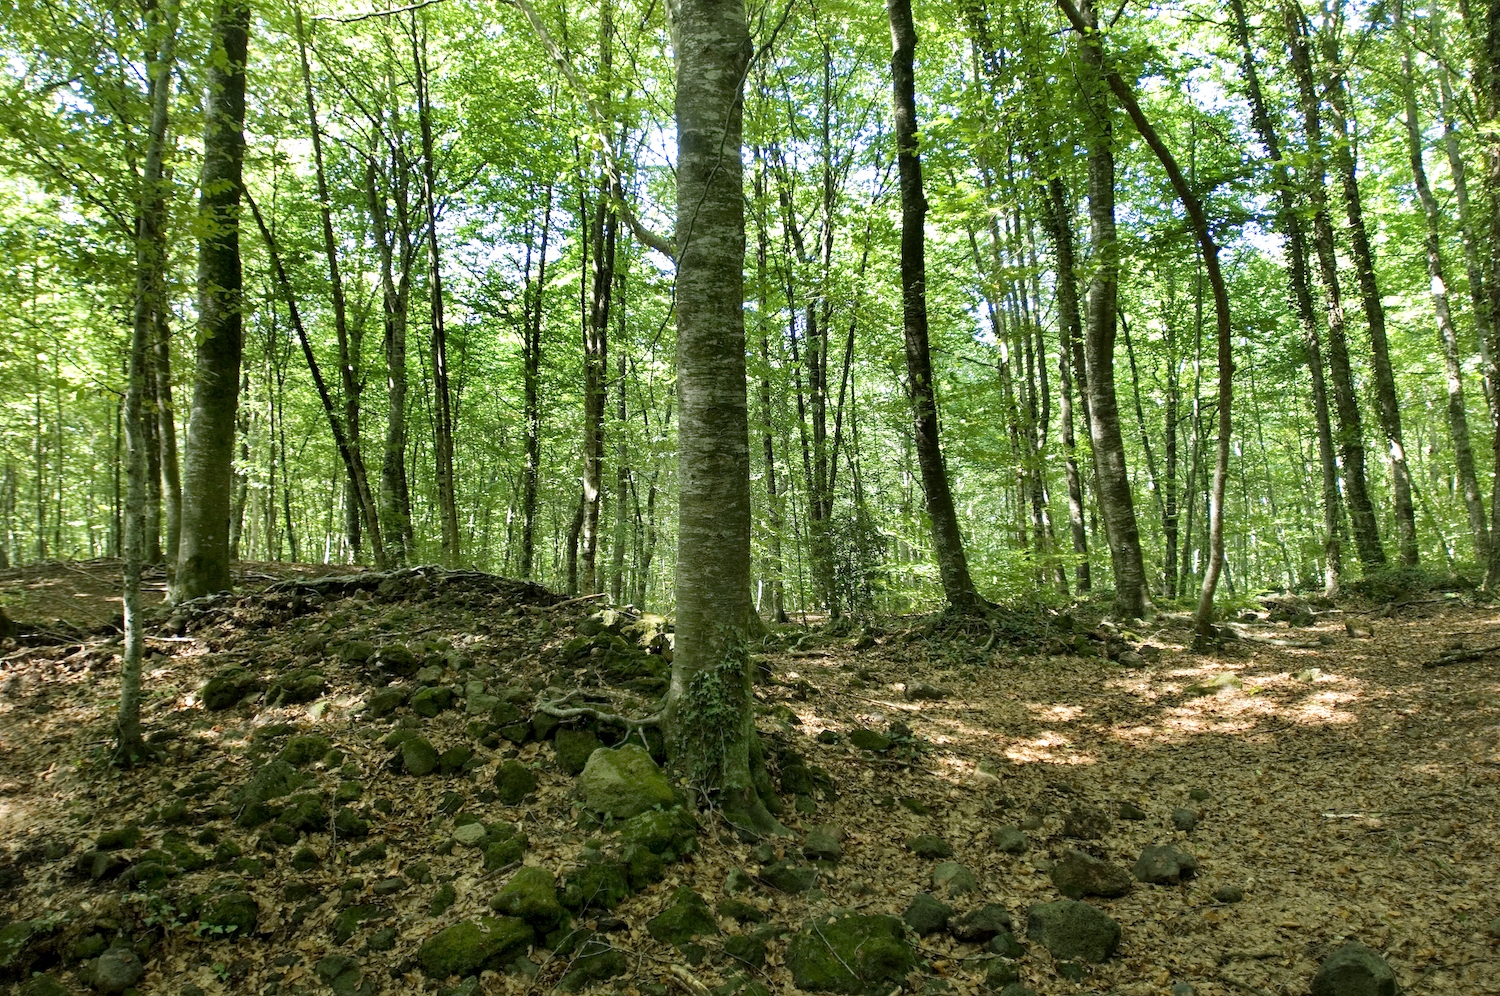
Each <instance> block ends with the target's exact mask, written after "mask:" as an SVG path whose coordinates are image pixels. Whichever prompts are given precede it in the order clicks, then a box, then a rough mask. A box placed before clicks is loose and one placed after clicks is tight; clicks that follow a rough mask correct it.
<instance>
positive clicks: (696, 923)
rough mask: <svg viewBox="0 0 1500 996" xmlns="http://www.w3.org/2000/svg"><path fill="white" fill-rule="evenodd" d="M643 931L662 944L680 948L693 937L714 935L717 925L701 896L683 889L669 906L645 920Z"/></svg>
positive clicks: (717, 931)
mask: <svg viewBox="0 0 1500 996" xmlns="http://www.w3.org/2000/svg"><path fill="white" fill-rule="evenodd" d="M646 932H647V933H648V934H650V935H651V936H652V937H654V938H655V939H656V940H658V941H661V942H662V943H663V944H673V945H677V946H679V947H680V946H681V945H684V944H686V943H687V942H688V941H691V940H692V939H693V938H694V937H699V936H706V935H712V936H717V935H718V933H719V925H718V923H717V922H716V921H715V919H714V915H713V912H712V911H711V910H710V909H709V908H708V903H707V902H705V901H704V899H703V897H702V896H700V895H698V893H696V892H694V891H693V890H692V889H689V888H687V887H686V886H684V887H682V888H680V889H678V890H677V893H676V895H675V896H674V897H673V901H672V905H671V906H668V907H667V908H666V909H664V910H662V911H661V912H660V913H658V914H657V915H656V916H654V917H652V918H651V919H650V920H647V921H646Z"/></svg>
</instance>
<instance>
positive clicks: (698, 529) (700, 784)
mask: <svg viewBox="0 0 1500 996" xmlns="http://www.w3.org/2000/svg"><path fill="white" fill-rule="evenodd" d="M674 6H675V10H674V11H673V12H674V13H675V15H676V16H675V17H673V18H671V22H672V26H673V36H674V37H673V39H672V42H673V44H672V48H673V51H674V52H675V53H676V59H677V92H676V118H677V150H678V159H677V237H676V243H677V397H678V404H679V407H680V414H679V416H678V423H677V426H678V429H677V442H678V446H677V453H678V460H679V466H680V471H679V480H678V491H677V509H678V514H677V639H676V647H675V658H674V660H673V664H672V683H671V687H670V689H669V690H668V693H667V707H666V719H667V730H668V737H667V742H668V750H669V752H670V754H671V760H672V763H673V765H674V766H675V767H677V768H678V769H679V770H681V771H682V772H683V773H684V774H685V775H686V776H687V779H688V781H689V784H691V785H692V786H693V787H694V788H695V789H696V790H698V791H699V792H701V793H713V794H715V795H717V797H718V804H719V806H720V807H721V808H722V810H723V811H724V813H725V815H726V817H728V819H729V820H730V821H731V822H732V823H736V824H740V825H748V826H750V827H752V828H754V829H756V830H758V831H759V832H767V831H776V830H780V829H781V827H780V825H779V824H777V823H776V821H775V820H774V819H773V818H772V817H771V815H770V813H769V812H768V811H767V810H766V808H765V806H764V804H763V803H762V802H761V801H760V798H759V795H758V794H757V792H756V789H755V783H754V780H753V778H752V773H751V766H752V758H754V757H757V756H758V754H759V749H758V741H757V738H756V734H755V718H754V711H753V708H752V707H753V704H754V700H753V698H752V696H751V690H750V665H749V658H748V656H747V655H746V653H745V649H744V641H745V638H746V633H747V630H748V628H749V625H750V614H751V603H750V452H749V417H748V412H747V402H746V392H745V326H744V313H743V310H742V308H743V302H744V287H743V281H744V272H743V267H744V259H745V205H744V187H743V173H744V166H743V164H742V161H741V158H740V155H741V128H742V121H743V113H744V107H743V104H742V102H741V97H742V91H743V80H744V78H745V70H746V67H747V65H748V61H749V58H750V54H751V45H750V36H749V31H748V28H747V25H746V19H745V5H744V0H675V4H674Z"/></svg>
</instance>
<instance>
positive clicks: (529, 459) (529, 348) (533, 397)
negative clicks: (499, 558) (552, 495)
mask: <svg viewBox="0 0 1500 996" xmlns="http://www.w3.org/2000/svg"><path fill="white" fill-rule="evenodd" d="M551 231H552V185H551V184H548V185H547V207H546V210H545V212H544V213H543V215H542V242H541V251H540V252H539V253H538V255H537V275H536V282H535V283H533V282H532V280H531V241H530V239H528V240H527V243H526V276H525V279H526V289H525V292H524V293H525V299H524V301H523V309H522V326H523V327H522V346H521V371H522V372H521V378H522V393H523V406H524V407H523V411H524V417H525V422H526V428H525V443H524V447H525V454H526V466H525V467H524V468H522V471H521V474H522V477H521V577H523V578H530V577H531V572H532V563H533V560H534V558H535V556H536V499H537V484H538V480H539V475H540V473H541V460H542V406H541V396H540V393H539V388H540V383H541V373H542V318H543V316H544V315H545V314H546V308H545V303H546V291H547V239H548V236H549V235H550V234H551Z"/></svg>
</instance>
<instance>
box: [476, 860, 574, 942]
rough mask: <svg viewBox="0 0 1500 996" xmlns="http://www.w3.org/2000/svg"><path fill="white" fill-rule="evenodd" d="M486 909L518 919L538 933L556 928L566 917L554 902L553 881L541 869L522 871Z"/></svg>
mask: <svg viewBox="0 0 1500 996" xmlns="http://www.w3.org/2000/svg"><path fill="white" fill-rule="evenodd" d="M490 907H491V908H492V909H494V910H495V912H497V913H501V914H503V915H505V916H513V917H519V918H520V919H522V920H525V921H526V922H527V923H528V924H530V925H531V928H532V929H533V930H535V931H536V932H537V933H538V934H545V933H547V932H548V931H551V930H553V929H555V928H556V927H557V925H558V924H559V923H561V922H562V919H563V917H564V916H566V914H565V913H564V911H563V908H562V904H561V903H559V902H558V901H557V879H556V878H555V877H553V875H552V873H551V872H550V871H548V870H547V869H545V868H540V867H536V866H531V867H527V868H522V869H520V870H519V871H517V872H516V873H515V874H514V875H512V876H511V879H510V881H509V882H506V883H505V885H504V886H503V887H502V888H501V889H500V891H499V893H497V894H496V896H495V898H494V899H491V900H490Z"/></svg>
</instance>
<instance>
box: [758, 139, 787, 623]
mask: <svg viewBox="0 0 1500 996" xmlns="http://www.w3.org/2000/svg"><path fill="white" fill-rule="evenodd" d="M754 184H755V200H754V205H755V210H756V215H755V222H756V224H755V231H756V242H755V296H756V309H755V315H756V321H757V323H758V324H759V326H760V337H759V338H760V362H761V377H760V430H761V451H762V453H763V455H764V458H765V475H766V546H767V550H768V556H767V563H766V573H767V574H768V575H769V580H770V584H771V619H772V621H773V622H777V623H784V622H786V621H787V619H786V597H785V593H784V591H783V585H782V578H781V575H782V570H783V567H782V557H781V528H782V525H781V502H782V498H781V495H780V492H779V491H778V490H777V484H776V425H775V416H774V412H773V410H772V397H773V396H772V392H771V334H770V324H771V323H770V314H771V305H770V301H769V297H770V277H769V275H768V273H767V269H768V267H767V259H768V256H769V250H770V238H769V234H768V233H767V231H766V221H765V215H764V212H763V205H764V202H765V197H766V178H765V161H764V159H763V158H762V157H761V152H760V149H759V148H757V149H756V150H755V176H754Z"/></svg>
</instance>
